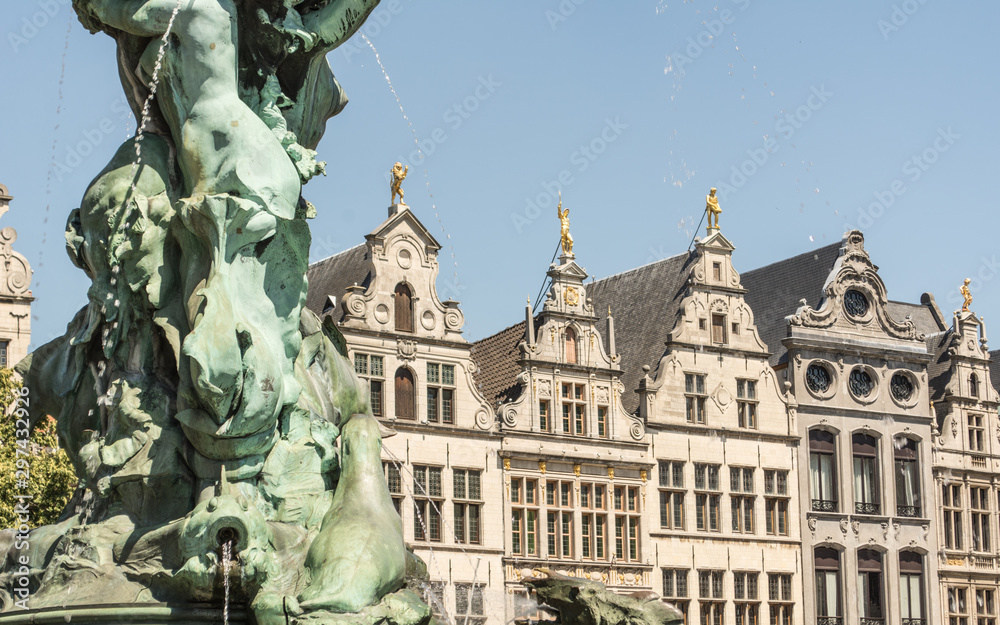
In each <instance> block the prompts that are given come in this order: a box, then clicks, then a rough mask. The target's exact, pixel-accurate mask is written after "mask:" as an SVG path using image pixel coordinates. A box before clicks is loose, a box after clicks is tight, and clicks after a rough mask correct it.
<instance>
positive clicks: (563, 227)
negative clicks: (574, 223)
mask: <svg viewBox="0 0 1000 625" xmlns="http://www.w3.org/2000/svg"><path fill="white" fill-rule="evenodd" d="M556 215H558V216H559V224H560V225H559V236H560V237H561V238H562V251H563V254H572V253H573V235H572V234H570V233H569V209H568V208H567V209H565V210H563V207H562V192H561V191H560V192H559V205H558V206H556Z"/></svg>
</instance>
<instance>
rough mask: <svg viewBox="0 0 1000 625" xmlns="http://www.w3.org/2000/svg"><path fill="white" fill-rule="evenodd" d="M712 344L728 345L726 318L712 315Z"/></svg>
mask: <svg viewBox="0 0 1000 625" xmlns="http://www.w3.org/2000/svg"><path fill="white" fill-rule="evenodd" d="M712 342H713V343H718V344H719V345H725V344H726V316H725V315H712Z"/></svg>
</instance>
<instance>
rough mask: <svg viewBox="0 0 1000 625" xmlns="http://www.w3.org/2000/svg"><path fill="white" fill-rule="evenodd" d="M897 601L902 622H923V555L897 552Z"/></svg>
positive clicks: (912, 552) (913, 552)
mask: <svg viewBox="0 0 1000 625" xmlns="http://www.w3.org/2000/svg"><path fill="white" fill-rule="evenodd" d="M899 603H900V609H901V611H902V617H903V622H904V623H924V622H926V621H924V557H923V556H922V555H920V554H919V553H917V552H915V551H900V552H899Z"/></svg>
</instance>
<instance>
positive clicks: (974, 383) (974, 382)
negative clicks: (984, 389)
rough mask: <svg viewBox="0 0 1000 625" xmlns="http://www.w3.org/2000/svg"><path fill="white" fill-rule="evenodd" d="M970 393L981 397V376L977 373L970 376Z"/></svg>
mask: <svg viewBox="0 0 1000 625" xmlns="http://www.w3.org/2000/svg"><path fill="white" fill-rule="evenodd" d="M969 395H971V396H972V397H979V376H977V375H976V374H975V373H973V374H972V375H970V376H969Z"/></svg>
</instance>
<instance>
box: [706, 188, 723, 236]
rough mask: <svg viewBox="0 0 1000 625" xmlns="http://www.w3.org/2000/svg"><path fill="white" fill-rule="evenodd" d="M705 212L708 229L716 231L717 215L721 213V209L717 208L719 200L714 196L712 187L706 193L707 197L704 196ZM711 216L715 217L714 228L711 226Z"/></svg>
mask: <svg viewBox="0 0 1000 625" xmlns="http://www.w3.org/2000/svg"><path fill="white" fill-rule="evenodd" d="M705 212H706V213H707V214H708V229H709V230H711V229H712V228H715V229H716V230H718V229H719V214H720V213H721V212H722V209H721V208H719V198H717V197H716V196H715V187H712V190H711V191H709V192H708V195H707V196H705ZM713 216H714V217H715V225H714V226H713V225H712V217H713Z"/></svg>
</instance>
